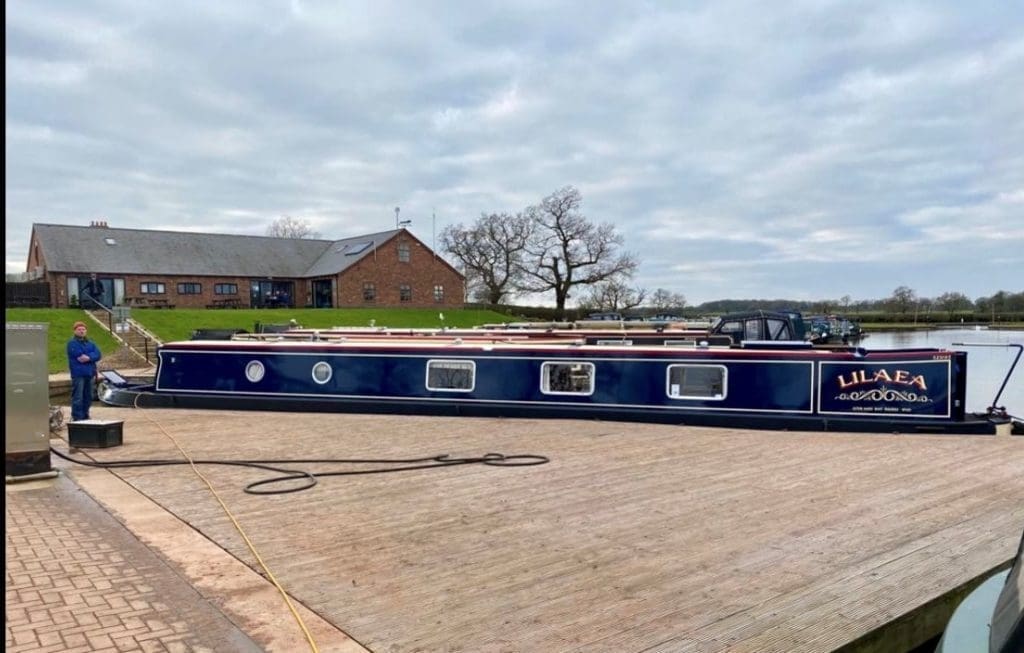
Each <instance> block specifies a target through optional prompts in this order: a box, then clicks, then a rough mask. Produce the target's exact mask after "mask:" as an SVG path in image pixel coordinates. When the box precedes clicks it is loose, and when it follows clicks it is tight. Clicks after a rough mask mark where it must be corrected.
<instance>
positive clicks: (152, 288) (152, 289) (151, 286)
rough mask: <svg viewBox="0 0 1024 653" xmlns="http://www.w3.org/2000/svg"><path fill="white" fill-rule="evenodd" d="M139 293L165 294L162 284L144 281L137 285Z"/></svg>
mask: <svg viewBox="0 0 1024 653" xmlns="http://www.w3.org/2000/svg"><path fill="white" fill-rule="evenodd" d="M139 292H140V293H141V294H143V295H162V294H164V293H165V292H167V290H166V289H165V286H164V284H162V283H157V282H156V281H144V282H142V283H140V284H139Z"/></svg>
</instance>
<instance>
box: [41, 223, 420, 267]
mask: <svg viewBox="0 0 1024 653" xmlns="http://www.w3.org/2000/svg"><path fill="white" fill-rule="evenodd" d="M33 230H34V231H35V234H36V238H37V240H38V242H39V246H40V248H41V250H42V254H43V258H44V260H45V261H46V267H47V269H48V270H50V271H51V272H103V273H106V274H168V275H217V276H240V277H264V276H278V277H309V276H321V275H329V274H336V273H337V272H340V271H341V270H343V269H345V268H347V267H348V266H350V265H352V264H353V263H355V262H356V261H358V260H359V259H361V258H363V257H365V256H367V255H372V253H373V246H379V245H380V244H381V243H383V242H384V241H386V240H388V239H389V238H391V237H392V236H394V235H395V234H397V233H399V231H400V230H392V231H382V232H379V233H375V234H369V235H366V236H357V237H354V238H346V239H343V240H337V241H330V240H312V239H304V238H272V237H267V236H238V235H231V234H206V233H193V232H178V231H156V230H149V229H114V228H110V227H79V226H69V225H56V224H35V225H33ZM364 242H370V243H373V246H368V247H364V248H362V249H360V250H359V251H358V252H355V253H353V252H354V250H355V249H358V248H357V245H359V244H360V243H364Z"/></svg>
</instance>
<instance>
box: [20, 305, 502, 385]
mask: <svg viewBox="0 0 1024 653" xmlns="http://www.w3.org/2000/svg"><path fill="white" fill-rule="evenodd" d="M441 315H442V312H441V311H438V310H436V309H416V308H394V309H374V308H339V309H330V308H297V309H238V310H232V309H213V310H205V309H172V310H166V309H153V308H147V309H134V310H133V311H132V318H133V319H135V320H136V321H137V322H139V323H140V324H142V326H144V327H145V328H146V329H147V330H149V331H150V332H151V333H153V334H155V335H156V336H157V337H158V338H160V339H161V340H163V341H164V342H170V341H172V340H188V339H189V338H190V337H191V336H192V332H193V331H194V330H196V329H244V330H245V331H250V332H252V331H255V326H256V323H257V322H261V323H263V324H287V323H288V321H289V320H295V321H296V322H298V323H299V324H301V325H302V326H304V327H307V328H313V329H325V328H328V327H332V326H369V325H370V321H371V320H373V324H374V325H375V326H378V327H393V328H415V327H424V328H431V327H433V328H440V327H443V326H448V327H471V326H477V325H480V324H489V323H495V322H511V321H517V318H514V317H511V316H509V315H504V314H502V313H496V312H494V311H482V310H446V311H444V312H443V315H444V319H443V320H442V319H441ZM5 319H6V320H7V321H8V322H47V323H49V324H50V331H49V357H48V367H49V370H50V373H54V372H63V371H66V370H67V365H68V361H67V354H66V353H65V349H64V348H65V346H66V345H67V341H68V340H69V339H70V338H71V337H72V336H73V335H74V334H73V332H72V329H71V326H72V325H73V324H74V323H75V322H76V321H77V320H82V321H84V322H85V323H86V324H88V325H89V337H90V338H92V339H93V340H95V341H96V344H97V345H99V348H100V351H102V352H104V353H108V352H112V351H115V350H116V349H117V347H118V345H117V342H116V341H115V340H114V339H113V337H111V335H110V333H109V332H107V331H106V330H105V329H103V328H101V327H100V326H99V325H97V324H96V323H95V322H93V321H92V320H91V319H89V318H88V316H87V315H86V313H85V311H83V310H80V309H59V308H8V309H6V314H5Z"/></svg>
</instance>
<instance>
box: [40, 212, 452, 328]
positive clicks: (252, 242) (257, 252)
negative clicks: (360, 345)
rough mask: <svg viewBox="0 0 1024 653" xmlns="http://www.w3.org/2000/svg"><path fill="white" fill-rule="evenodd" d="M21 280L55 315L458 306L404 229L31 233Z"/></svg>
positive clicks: (100, 226) (444, 277) (443, 266)
mask: <svg viewBox="0 0 1024 653" xmlns="http://www.w3.org/2000/svg"><path fill="white" fill-rule="evenodd" d="M27 272H28V275H27V276H28V277H29V278H31V279H34V280H38V281H47V282H49V284H50V306H53V307H58V308H61V307H67V306H75V305H82V304H87V303H88V302H89V297H90V296H95V299H96V300H97V301H99V302H100V303H102V304H103V305H105V306H120V305H128V306H168V307H173V306H176V307H180V308H215V307H236V306H237V307H244V308H249V307H253V308H257V307H277V306H291V307H299V308H301V307H311V308H331V307H338V308H341V307H346V308H352V307H365V306H383V307H394V308H399V307H410V308H428V307H445V308H460V307H462V306H463V303H464V301H465V277H464V276H463V275H462V274H460V273H459V271H458V270H456V269H455V268H454V267H452V266H451V265H450V264H449V263H448V262H447V261H445V260H444V259H443V258H442V257H440V256H438V255H437V254H436V253H435V252H434V251H432V250H431V249H430V248H429V247H427V246H426V245H425V244H424V243H423V242H421V241H420V240H419V239H418V238H416V237H415V236H414V235H412V233H411V232H409V231H408V230H406V229H395V230H392V231H382V232H379V233H373V234H367V235H365V236H357V237H354V238H346V239H343V240H313V239H303V238H270V237H263V236H235V235H229V234H205V233H186V232H176V231H156V230H147V229H114V228H111V227H109V226H108V225H107V223H106V222H94V223H92V225H90V226H88V227H78V226H69V225H54V224H34V225H33V226H32V238H31V240H30V242H29V254H28V265H27ZM90 280H92V281H93V284H94V285H90ZM90 289H93V292H90ZM83 293H84V294H83Z"/></svg>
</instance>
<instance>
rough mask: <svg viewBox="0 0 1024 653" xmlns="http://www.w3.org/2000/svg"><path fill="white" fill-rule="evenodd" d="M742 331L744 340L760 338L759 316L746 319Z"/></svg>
mask: <svg viewBox="0 0 1024 653" xmlns="http://www.w3.org/2000/svg"><path fill="white" fill-rule="evenodd" d="M745 326H746V329H745V330H744V332H743V339H744V340H761V318H757V319H754V320H747V322H746V325H745Z"/></svg>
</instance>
